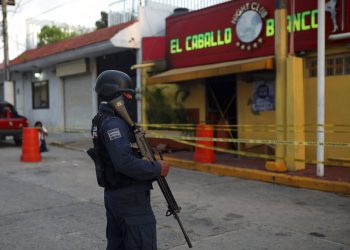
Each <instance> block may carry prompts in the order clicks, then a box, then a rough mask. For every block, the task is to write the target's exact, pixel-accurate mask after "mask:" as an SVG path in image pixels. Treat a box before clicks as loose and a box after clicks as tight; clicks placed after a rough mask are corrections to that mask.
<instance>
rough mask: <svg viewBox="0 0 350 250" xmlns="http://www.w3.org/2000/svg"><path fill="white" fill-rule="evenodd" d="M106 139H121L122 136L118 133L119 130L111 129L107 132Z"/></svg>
mask: <svg viewBox="0 0 350 250" xmlns="http://www.w3.org/2000/svg"><path fill="white" fill-rule="evenodd" d="M107 134H108V137H109V140H110V141H113V140H115V139H118V138H121V137H122V134H121V133H120V130H119V128H113V129H110V130H108V131H107Z"/></svg>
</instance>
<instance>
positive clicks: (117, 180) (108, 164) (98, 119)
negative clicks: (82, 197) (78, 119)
mask: <svg viewBox="0 0 350 250" xmlns="http://www.w3.org/2000/svg"><path fill="white" fill-rule="evenodd" d="M107 117H108V116H107V115H105V114H103V113H101V112H98V113H97V114H96V116H95V117H94V118H93V120H92V127H91V135H92V138H93V144H94V149H95V150H96V152H97V153H98V156H99V158H100V160H101V165H102V169H101V171H102V172H101V173H100V176H97V179H98V178H102V180H100V181H99V180H98V183H99V185H100V182H102V183H104V187H105V188H108V189H117V188H120V187H124V186H127V185H130V184H132V183H136V180H135V179H133V178H131V177H129V176H126V175H124V174H121V173H118V172H116V171H115V170H114V168H113V163H112V161H111V159H110V157H109V155H108V152H107V149H106V148H105V146H104V144H103V141H102V139H101V138H102V136H101V130H100V127H101V125H102V123H103V121H104V120H105V119H106V118H107ZM96 174H97V172H96ZM97 175H99V174H97ZM100 186H101V185H100Z"/></svg>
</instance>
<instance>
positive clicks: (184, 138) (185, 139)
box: [146, 132, 350, 167]
mask: <svg viewBox="0 0 350 250" xmlns="http://www.w3.org/2000/svg"><path fill="white" fill-rule="evenodd" d="M146 136H147V137H148V138H157V139H170V140H173V141H175V142H178V143H182V144H185V145H189V146H194V147H200V148H205V149H211V150H215V151H218V152H223V153H229V154H235V155H240V156H245V157H255V158H262V159H267V160H285V158H282V157H276V156H275V155H268V154H261V153H253V152H244V151H239V150H233V149H225V148H220V147H215V146H213V147H209V146H206V145H203V144H200V143H195V142H190V141H188V140H192V141H193V140H196V139H197V140H198V141H209V140H212V141H218V142H224V141H225V142H226V141H228V140H231V141H232V140H234V141H236V142H244V143H246V142H247V141H249V143H258V142H259V143H263V144H267V143H264V142H262V141H265V142H266V141H268V142H274V143H268V144H280V143H279V141H277V140H245V139H223V138H204V137H189V136H169V135H167V136H163V135H160V134H157V133H154V132H151V133H149V134H147V135H146ZM203 139H204V140H203ZM205 139H207V140H205ZM298 143H300V144H295V142H287V141H283V144H284V145H313V146H314V145H317V142H298ZM325 144H329V143H325ZM335 144H336V143H331V144H330V145H328V146H335ZM345 144H346V147H350V143H345ZM337 146H341V147H344V144H342V143H340V144H339V145H337ZM294 161H296V162H304V163H306V164H319V163H321V164H325V165H330V166H343V167H350V163H347V162H341V161H317V160H305V159H297V158H295V159H294Z"/></svg>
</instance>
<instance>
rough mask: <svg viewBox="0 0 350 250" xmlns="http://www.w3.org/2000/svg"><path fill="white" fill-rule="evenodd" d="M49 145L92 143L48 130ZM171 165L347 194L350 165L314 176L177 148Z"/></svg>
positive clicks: (311, 169)
mask: <svg viewBox="0 0 350 250" xmlns="http://www.w3.org/2000/svg"><path fill="white" fill-rule="evenodd" d="M47 142H48V144H50V145H54V146H61V147H65V148H70V149H73V150H81V151H86V150H87V149H88V148H90V147H92V140H91V137H90V134H89V133H51V134H50V136H49V137H48V138H47ZM163 156H164V159H165V160H167V161H169V162H170V163H171V164H172V165H174V166H176V167H179V168H184V169H189V170H196V171H201V172H206V173H211V174H217V175H223V176H232V177H239V178H244V179H250V180H257V181H264V182H270V183H275V184H281V185H287V186H293V187H300V188H309V189H315V190H321V191H327V192H335V193H344V194H350V167H340V166H325V176H324V177H317V176H316V166H315V165H307V166H306V169H305V170H301V171H297V172H285V173H275V172H270V171H267V170H266V169H265V160H263V159H252V158H235V156H233V155H230V154H223V153H217V154H216V160H215V163H213V164H207V163H206V164H202V163H197V162H195V161H193V152H189V151H180V152H171V153H165V154H163Z"/></svg>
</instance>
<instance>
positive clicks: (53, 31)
mask: <svg viewBox="0 0 350 250" xmlns="http://www.w3.org/2000/svg"><path fill="white" fill-rule="evenodd" d="M77 35H78V33H77V32H69V31H68V30H67V28H60V27H57V26H55V25H52V26H49V25H45V26H44V27H42V28H41V31H40V33H39V34H38V38H39V43H38V46H43V45H46V44H51V43H55V42H57V41H60V40H63V39H66V38H69V37H74V36H77Z"/></svg>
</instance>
